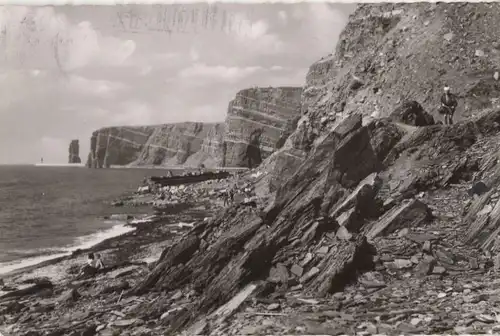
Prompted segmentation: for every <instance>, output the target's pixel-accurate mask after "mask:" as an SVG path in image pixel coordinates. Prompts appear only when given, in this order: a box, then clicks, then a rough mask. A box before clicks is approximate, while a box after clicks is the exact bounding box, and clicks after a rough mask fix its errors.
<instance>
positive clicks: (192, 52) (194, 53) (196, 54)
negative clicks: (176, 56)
mask: <svg viewBox="0 0 500 336" xmlns="http://www.w3.org/2000/svg"><path fill="white" fill-rule="evenodd" d="M189 57H190V58H191V61H193V62H196V61H198V60H199V59H200V53H199V52H198V50H196V49H195V48H191V49H190V50H189Z"/></svg>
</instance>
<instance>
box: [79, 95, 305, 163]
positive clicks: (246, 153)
mask: <svg viewBox="0 0 500 336" xmlns="http://www.w3.org/2000/svg"><path fill="white" fill-rule="evenodd" d="M301 93H302V89H301V88H295V87H280V88H254V89H246V90H241V91H240V92H238V94H237V95H236V98H235V99H234V100H233V101H231V103H230V104H229V107H228V114H227V118H226V121H225V123H197V122H185V123H176V124H165V125H156V126H145V127H108V128H103V129H100V130H98V131H95V132H94V133H93V134H92V137H91V145H90V147H91V149H90V154H89V158H88V160H87V166H88V167H96V168H102V167H109V166H111V165H133V166H143V165H163V166H188V167H199V166H201V165H203V166H205V167H207V168H210V167H222V166H227V167H255V166H257V165H258V164H260V163H261V162H262V160H264V159H265V158H267V157H268V156H269V155H270V154H271V153H272V152H273V151H274V150H275V149H276V148H277V147H278V146H280V145H281V144H282V142H283V139H284V138H286V137H287V136H288V135H289V134H290V133H291V132H292V131H293V129H294V120H295V122H296V120H297V116H298V115H299V114H300V99H301Z"/></svg>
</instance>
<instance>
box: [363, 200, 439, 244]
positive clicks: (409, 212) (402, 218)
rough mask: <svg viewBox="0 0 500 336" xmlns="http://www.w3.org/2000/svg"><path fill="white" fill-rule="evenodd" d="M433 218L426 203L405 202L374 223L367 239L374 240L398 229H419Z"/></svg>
mask: <svg viewBox="0 0 500 336" xmlns="http://www.w3.org/2000/svg"><path fill="white" fill-rule="evenodd" d="M431 216H432V215H431V211H430V209H429V208H428V206H427V205H426V204H425V203H423V202H421V201H419V200H416V199H412V200H405V201H404V202H403V203H402V204H401V205H399V206H397V207H394V208H392V209H391V210H389V211H388V212H387V213H386V214H384V215H383V216H382V217H381V218H380V219H379V220H378V221H377V222H376V223H374V224H373V226H372V227H371V228H370V229H369V230H368V231H367V233H366V237H368V239H373V238H375V237H377V236H379V235H386V234H389V233H391V232H394V231H395V230H398V229H403V228H412V227H417V226H420V225H421V224H423V223H425V222H426V221H428V220H429V219H430V218H431Z"/></svg>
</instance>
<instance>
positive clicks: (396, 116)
mask: <svg viewBox="0 0 500 336" xmlns="http://www.w3.org/2000/svg"><path fill="white" fill-rule="evenodd" d="M390 118H391V120H394V121H398V122H402V123H404V124H408V125H411V126H430V125H434V118H433V117H432V116H431V115H430V114H429V113H427V112H425V111H424V109H423V108H422V106H421V105H420V104H419V103H417V102H416V101H414V100H412V101H404V102H403V103H402V104H401V105H400V106H398V107H397V108H396V109H395V110H394V112H392V114H391V115H390Z"/></svg>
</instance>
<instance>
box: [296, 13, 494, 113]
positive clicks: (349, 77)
mask: <svg viewBox="0 0 500 336" xmlns="http://www.w3.org/2000/svg"><path fill="white" fill-rule="evenodd" d="M499 14H500V8H499V7H498V6H495V5H494V4H492V3H485V4H480V5H478V4H470V3H457V4H453V5H450V4H447V3H438V4H436V3H434V4H431V3H415V4H411V5H408V4H380V5H378V4H377V5H361V6H359V7H358V9H357V10H356V11H355V13H354V14H353V15H352V16H351V18H350V20H349V23H348V24H347V26H346V28H345V30H344V31H343V32H342V34H341V36H340V39H339V43H338V45H337V47H336V51H335V54H334V55H330V56H328V57H325V58H323V59H321V60H320V61H318V62H316V63H315V64H313V65H312V66H311V68H310V71H309V73H308V75H307V79H306V88H305V100H304V104H303V111H304V112H309V113H311V114H315V115H318V114H319V115H322V114H324V113H328V112H336V113H338V112H341V113H344V114H349V113H352V112H354V111H357V112H362V113H363V114H364V115H371V114H373V113H375V115H379V116H382V117H383V116H388V115H389V114H390V113H391V112H392V111H393V109H394V108H395V107H396V106H397V105H398V104H400V103H402V102H403V101H404V100H415V101H417V102H418V103H420V104H421V105H422V106H423V108H424V109H425V110H426V111H428V112H430V113H431V114H434V115H435V116H436V113H437V108H438V107H439V97H440V95H441V94H442V88H443V86H444V85H445V84H447V85H449V86H450V87H451V88H452V91H454V92H455V93H456V94H457V95H458V96H459V97H460V102H459V106H458V109H457V117H458V118H462V117H467V116H470V114H471V113H473V112H472V111H477V110H478V109H484V108H488V107H492V105H494V104H496V102H497V100H498V97H497V94H496V91H497V90H498V89H499V88H500V84H499V83H498V81H497V80H496V79H495V72H496V71H498V61H499V60H500V50H499V48H500V44H499V42H498V38H497V36H498V33H500V27H499V26H498V25H496V24H495V22H497V20H498V16H499ZM497 76H498V74H497ZM496 78H497V79H498V77H496Z"/></svg>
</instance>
